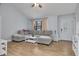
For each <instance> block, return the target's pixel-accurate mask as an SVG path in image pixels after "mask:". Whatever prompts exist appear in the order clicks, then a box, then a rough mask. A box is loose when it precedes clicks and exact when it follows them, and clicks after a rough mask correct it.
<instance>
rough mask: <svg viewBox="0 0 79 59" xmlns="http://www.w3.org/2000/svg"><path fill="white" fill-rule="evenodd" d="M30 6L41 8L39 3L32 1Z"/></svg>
mask: <svg viewBox="0 0 79 59" xmlns="http://www.w3.org/2000/svg"><path fill="white" fill-rule="evenodd" d="M32 7H39V8H42V5H41V4H39V3H33V4H32Z"/></svg>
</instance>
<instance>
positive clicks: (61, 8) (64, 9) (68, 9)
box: [12, 3, 77, 17]
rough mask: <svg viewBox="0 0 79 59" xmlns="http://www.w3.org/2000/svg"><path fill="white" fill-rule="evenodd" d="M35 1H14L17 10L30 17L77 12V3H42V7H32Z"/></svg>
mask: <svg viewBox="0 0 79 59" xmlns="http://www.w3.org/2000/svg"><path fill="white" fill-rule="evenodd" d="M32 4H33V3H14V4H12V6H13V7H15V8H16V9H17V10H19V11H20V12H21V13H22V14H24V15H26V16H28V17H40V16H52V15H64V14H71V13H74V12H75V9H76V6H77V4H76V3H41V5H42V6H43V7H42V8H32Z"/></svg>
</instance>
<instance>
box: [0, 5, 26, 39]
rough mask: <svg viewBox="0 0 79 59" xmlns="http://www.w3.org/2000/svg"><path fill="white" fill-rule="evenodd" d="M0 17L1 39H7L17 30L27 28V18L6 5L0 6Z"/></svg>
mask: <svg viewBox="0 0 79 59" xmlns="http://www.w3.org/2000/svg"><path fill="white" fill-rule="evenodd" d="M0 16H1V17H2V38H3V39H9V38H10V36H11V35H12V34H13V33H15V32H16V31H17V30H19V29H23V28H27V18H26V17H25V16H22V15H21V14H20V12H18V11H16V9H14V8H13V7H11V6H10V5H8V4H1V5H0Z"/></svg>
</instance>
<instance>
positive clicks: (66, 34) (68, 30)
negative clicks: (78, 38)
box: [59, 16, 74, 41]
mask: <svg viewBox="0 0 79 59" xmlns="http://www.w3.org/2000/svg"><path fill="white" fill-rule="evenodd" d="M59 20H60V25H59V28H60V29H59V31H60V40H69V41H71V39H72V36H73V32H74V31H73V29H74V26H73V25H74V24H73V17H67V16H65V17H60V18H59Z"/></svg>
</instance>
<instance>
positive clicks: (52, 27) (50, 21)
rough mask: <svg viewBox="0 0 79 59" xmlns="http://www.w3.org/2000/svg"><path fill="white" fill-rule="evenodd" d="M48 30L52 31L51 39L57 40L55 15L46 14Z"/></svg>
mask: <svg viewBox="0 0 79 59" xmlns="http://www.w3.org/2000/svg"><path fill="white" fill-rule="evenodd" d="M48 30H51V31H52V33H53V34H52V36H53V40H55V41H56V40H57V38H58V33H57V16H48Z"/></svg>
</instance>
